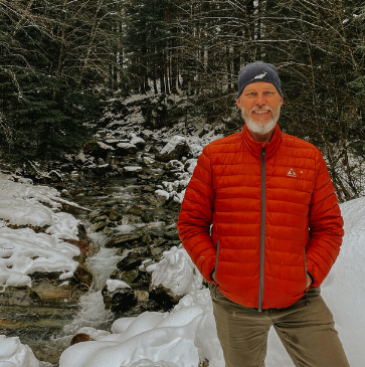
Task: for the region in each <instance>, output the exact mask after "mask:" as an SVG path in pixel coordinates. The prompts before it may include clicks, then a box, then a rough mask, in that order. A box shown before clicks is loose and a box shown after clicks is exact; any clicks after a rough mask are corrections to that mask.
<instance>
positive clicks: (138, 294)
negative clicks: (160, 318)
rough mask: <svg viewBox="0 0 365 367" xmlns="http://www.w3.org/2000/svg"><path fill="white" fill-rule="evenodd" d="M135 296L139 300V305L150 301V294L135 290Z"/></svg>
mask: <svg viewBox="0 0 365 367" xmlns="http://www.w3.org/2000/svg"><path fill="white" fill-rule="evenodd" d="M134 294H135V296H136V298H137V300H138V302H139V303H145V302H148V301H149V296H150V295H149V293H148V292H147V291H139V290H135V291H134Z"/></svg>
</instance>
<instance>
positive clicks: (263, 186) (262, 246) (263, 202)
mask: <svg viewBox="0 0 365 367" xmlns="http://www.w3.org/2000/svg"><path fill="white" fill-rule="evenodd" d="M265 191H266V172H265V147H263V148H262V150H261V238H260V286H259V309H258V310H259V312H262V301H263V297H264V261H265V214H266V213H265V207H266V193H265Z"/></svg>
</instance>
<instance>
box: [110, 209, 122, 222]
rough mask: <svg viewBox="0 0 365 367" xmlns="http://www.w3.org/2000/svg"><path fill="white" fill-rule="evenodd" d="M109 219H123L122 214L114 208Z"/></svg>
mask: <svg viewBox="0 0 365 367" xmlns="http://www.w3.org/2000/svg"><path fill="white" fill-rule="evenodd" d="M109 219H110V220H112V221H118V220H121V219H122V215H121V214H119V213H117V212H115V211H113V210H112V211H111V212H110V214H109Z"/></svg>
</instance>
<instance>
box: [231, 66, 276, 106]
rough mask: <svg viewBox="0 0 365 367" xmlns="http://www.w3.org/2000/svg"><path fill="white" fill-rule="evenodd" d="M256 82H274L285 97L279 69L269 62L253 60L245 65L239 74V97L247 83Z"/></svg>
mask: <svg viewBox="0 0 365 367" xmlns="http://www.w3.org/2000/svg"><path fill="white" fill-rule="evenodd" d="M255 82H266V83H271V84H273V85H274V86H275V87H276V89H277V90H278V92H279V94H280V95H281V96H282V97H283V92H282V91H281V87H280V79H279V74H278V70H277V69H276V67H275V66H274V65H272V64H267V63H266V62H263V61H255V62H251V63H250V64H247V65H246V66H244V67H243V68H242V69H241V70H240V72H239V74H238V94H237V99H238V98H239V97H240V95H241V94H242V92H243V90H244V89H245V87H246V85H248V84H251V83H255Z"/></svg>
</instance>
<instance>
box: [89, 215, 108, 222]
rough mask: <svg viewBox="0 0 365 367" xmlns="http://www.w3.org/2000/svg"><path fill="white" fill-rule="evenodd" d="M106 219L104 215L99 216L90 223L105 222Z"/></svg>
mask: <svg viewBox="0 0 365 367" xmlns="http://www.w3.org/2000/svg"><path fill="white" fill-rule="evenodd" d="M107 220H108V217H107V216H106V215H99V216H97V217H94V218H93V219H91V220H90V222H91V223H97V222H106V221H107Z"/></svg>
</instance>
